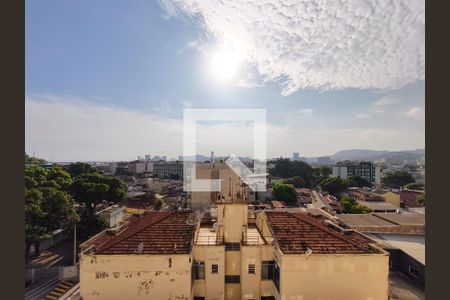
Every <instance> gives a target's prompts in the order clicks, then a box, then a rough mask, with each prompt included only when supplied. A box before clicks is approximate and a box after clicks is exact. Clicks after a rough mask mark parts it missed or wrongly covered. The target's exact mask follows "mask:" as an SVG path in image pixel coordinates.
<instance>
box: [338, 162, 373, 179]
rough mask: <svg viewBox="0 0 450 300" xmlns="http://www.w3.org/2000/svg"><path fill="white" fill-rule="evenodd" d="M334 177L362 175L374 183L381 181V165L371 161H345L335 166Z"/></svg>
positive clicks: (345, 177)
mask: <svg viewBox="0 0 450 300" xmlns="http://www.w3.org/2000/svg"><path fill="white" fill-rule="evenodd" d="M332 176H333V177H340V178H342V179H347V178H348V177H350V176H359V177H362V178H364V179H366V180H368V181H369V182H371V183H372V184H380V183H381V167H379V166H377V165H375V164H374V163H373V162H371V161H356V162H355V161H348V160H347V161H343V162H338V163H337V164H336V166H334V167H333V171H332Z"/></svg>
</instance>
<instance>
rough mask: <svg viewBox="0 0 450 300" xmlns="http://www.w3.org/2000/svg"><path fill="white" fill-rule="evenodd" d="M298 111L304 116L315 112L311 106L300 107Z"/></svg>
mask: <svg viewBox="0 0 450 300" xmlns="http://www.w3.org/2000/svg"><path fill="white" fill-rule="evenodd" d="M298 112H299V113H300V114H302V115H304V116H311V115H312V114H313V113H314V111H313V110H312V109H311V108H303V109H299V110H298Z"/></svg>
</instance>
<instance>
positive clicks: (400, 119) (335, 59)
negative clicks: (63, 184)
mask: <svg viewBox="0 0 450 300" xmlns="http://www.w3.org/2000/svg"><path fill="white" fill-rule="evenodd" d="M374 3H375V2H373V1H364V0H358V1H350V0H340V1H335V0H330V1H319V0H311V1H293V0H292V1H288V0H286V1H272V0H266V1H257V0H253V1H243V0H242V1H240V0H229V1H226V0H223V1H218V0H209V1H200V0H158V1H150V0H133V1H119V0H97V1H85V0H77V1H75V0H66V1H56V0H42V1H26V8H25V9H26V10H25V21H26V23H25V24H26V25H25V30H26V31H25V68H26V69H25V80H26V82H25V87H26V88H25V107H26V110H25V121H26V126H25V127H26V129H25V144H26V148H25V151H26V152H27V153H29V154H30V155H31V154H33V153H35V155H36V157H41V158H45V159H47V160H50V161H93V160H100V161H112V160H113V161H119V160H133V159H136V157H137V156H138V155H141V156H144V155H145V154H150V155H152V156H154V155H167V156H168V157H169V158H170V157H173V158H177V157H178V155H181V154H182V153H183V145H182V144H183V109H187V108H190V109H195V108H211V109H219V108H239V109H241V108H242V109H251V108H263V109H266V112H267V154H268V157H279V156H283V157H291V156H292V152H299V153H300V156H305V157H315V156H322V155H331V154H333V153H335V152H338V151H340V150H344V149H373V150H394V151H395V150H407V149H417V148H424V147H425V93H424V92H425V83H424V79H425V70H424V67H425V55H424V54H425V42H424V41H425V35H424V32H425V15H424V12H425V9H424V3H423V1H414V0H413V1H407V0H383V1H377V2H376V4H374ZM252 135H253V127H252V124H251V123H249V122H216V123H212V124H204V123H200V124H198V125H197V141H196V145H197V152H198V153H202V154H205V155H206V154H208V153H209V152H210V151H211V150H214V152H215V154H216V155H229V154H236V155H242V156H247V155H248V156H252V152H253V150H254V149H253V145H252Z"/></svg>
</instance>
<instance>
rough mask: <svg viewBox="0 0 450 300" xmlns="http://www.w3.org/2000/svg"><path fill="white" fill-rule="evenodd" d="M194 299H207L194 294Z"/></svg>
mask: <svg viewBox="0 0 450 300" xmlns="http://www.w3.org/2000/svg"><path fill="white" fill-rule="evenodd" d="M194 300H205V297H198V296H194Z"/></svg>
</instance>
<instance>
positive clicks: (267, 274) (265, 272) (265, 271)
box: [261, 260, 280, 292]
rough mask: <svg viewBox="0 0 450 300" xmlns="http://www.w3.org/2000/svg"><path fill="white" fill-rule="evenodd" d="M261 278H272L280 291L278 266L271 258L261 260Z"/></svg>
mask: <svg viewBox="0 0 450 300" xmlns="http://www.w3.org/2000/svg"><path fill="white" fill-rule="evenodd" d="M261 279H263V280H273V283H274V284H275V287H276V288H277V290H278V292H279V291H280V268H279V267H278V265H277V263H276V262H275V261H273V260H269V261H267V260H265V261H263V262H262V272H261Z"/></svg>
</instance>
